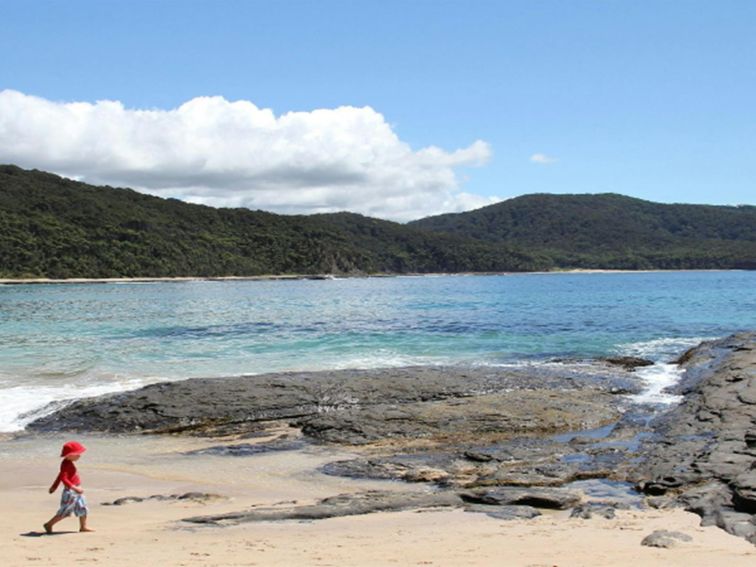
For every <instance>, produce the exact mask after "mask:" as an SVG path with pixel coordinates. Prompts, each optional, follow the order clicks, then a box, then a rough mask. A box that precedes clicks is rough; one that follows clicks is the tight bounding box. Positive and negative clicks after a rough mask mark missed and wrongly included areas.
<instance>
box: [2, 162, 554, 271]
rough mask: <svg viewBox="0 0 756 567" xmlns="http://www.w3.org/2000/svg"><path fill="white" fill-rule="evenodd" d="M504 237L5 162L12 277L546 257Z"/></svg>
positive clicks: (457, 265)
mask: <svg viewBox="0 0 756 567" xmlns="http://www.w3.org/2000/svg"><path fill="white" fill-rule="evenodd" d="M546 267H547V264H546V263H545V262H543V261H539V260H537V259H536V258H534V257H533V256H532V255H530V254H524V253H518V252H515V251H512V250H510V249H509V248H508V247H506V246H501V245H500V244H490V243H485V242H481V241H478V240H475V239H471V238H466V237H458V236H453V235H438V234H435V233H432V232H426V231H422V230H420V229H417V228H412V227H408V226H405V225H401V224H398V223H393V222H389V221H383V220H378V219H372V218H367V217H363V216H360V215H355V214H350V213H339V214H332V215H312V216H284V215H276V214H272V213H267V212H263V211H250V210H248V209H215V208H212V207H206V206H202V205H192V204H189V203H184V202H182V201H178V200H175V199H161V198H159V197H154V196H150V195H144V194H142V193H138V192H136V191H132V190H130V189H114V188H112V187H95V186H92V185H87V184H85V183H79V182H76V181H72V180H70V179H64V178H61V177H58V176H56V175H52V174H49V173H44V172H40V171H27V170H23V169H21V168H18V167H16V166H12V165H5V166H0V277H50V278H68V277H90V278H98V277H140V276H142V277H150V276H152V277H163V276H248V275H260V274H316V273H332V274H353V273H385V272H388V273H411V272H417V273H428V272H458V271H522V270H534V269H543V268H546Z"/></svg>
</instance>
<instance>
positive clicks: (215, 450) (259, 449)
mask: <svg viewBox="0 0 756 567" xmlns="http://www.w3.org/2000/svg"><path fill="white" fill-rule="evenodd" d="M305 445H306V443H305V441H304V439H289V438H280V439H276V440H274V441H270V442H268V443H237V444H234V445H215V446H213V447H206V448H204V449H196V450H194V451H187V452H186V453H184V454H185V455H190V456H191V455H217V456H223V457H249V456H252V455H260V454H263V453H271V452H276V451H295V450H297V449H301V448H302V447H304V446H305Z"/></svg>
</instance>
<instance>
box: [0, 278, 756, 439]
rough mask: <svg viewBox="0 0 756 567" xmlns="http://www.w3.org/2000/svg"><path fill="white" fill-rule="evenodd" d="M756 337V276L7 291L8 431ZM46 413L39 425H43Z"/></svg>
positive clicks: (2, 321) (2, 399) (0, 373)
mask: <svg viewBox="0 0 756 567" xmlns="http://www.w3.org/2000/svg"><path fill="white" fill-rule="evenodd" d="M753 328H756V273H754V272H738V271H721V272H719V271H711V272H710V271H707V272H634V273H552V274H512V275H497V276H424V277H392V278H346V279H334V280H294V281H191V282H159V283H119V284H66V285H24V284H21V285H5V286H0V431H11V430H16V429H19V428H20V427H22V426H23V424H24V423H25V421H27V420H28V419H30V418H31V416H32V415H34V412H35V411H38V410H39V409H40V408H42V407H44V406H46V405H47V404H48V403H50V402H54V401H60V400H66V399H73V398H77V397H82V396H90V395H97V394H100V393H104V392H111V391H118V390H123V389H131V388H135V387H138V386H140V385H143V384H147V383H152V382H156V381H161V380H177V379H185V378H191V377H199V376H203V377H216V376H229V375H240V374H258V373H264V372H281V371H297V370H327V369H336V368H377V367H391V366H405V365H415V364H476V365H492V366H496V365H520V364H538V363H540V362H544V361H548V360H551V359H553V358H558V357H596V356H605V355H611V354H632V355H638V356H645V357H648V358H651V359H653V360H656V361H660V362H663V361H666V360H669V358H671V357H673V356H675V355H677V354H679V353H680V352H681V351H682V350H683V349H685V348H687V347H689V346H692V345H694V344H697V343H698V342H700V341H701V340H704V339H707V338H714V337H720V336H724V335H727V334H730V333H732V332H736V331H739V330H746V329H753ZM30 412H31V413H30Z"/></svg>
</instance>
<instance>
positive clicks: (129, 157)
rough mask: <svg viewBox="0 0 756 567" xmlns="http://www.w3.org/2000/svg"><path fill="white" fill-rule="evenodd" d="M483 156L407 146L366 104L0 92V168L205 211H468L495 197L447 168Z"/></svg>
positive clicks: (408, 214) (410, 215) (398, 214)
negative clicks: (150, 105)
mask: <svg viewBox="0 0 756 567" xmlns="http://www.w3.org/2000/svg"><path fill="white" fill-rule="evenodd" d="M490 154H491V151H490V148H489V146H488V144H486V143H485V142H483V141H480V140H478V141H476V142H474V143H473V144H472V145H470V146H469V147H467V148H462V149H458V150H455V151H445V150H442V149H439V148H437V147H433V146H431V147H427V148H423V149H420V150H413V149H412V148H411V147H410V146H409V145H408V144H407V143H406V142H403V141H402V140H400V139H399V137H398V136H397V135H396V133H395V132H394V131H393V130H392V128H391V126H390V125H389V124H388V123H387V122H386V120H385V119H384V117H383V115H381V114H380V113H378V112H376V111H375V110H373V109H372V108H370V107H364V108H354V107H350V106H342V107H339V108H334V109H318V110H313V111H311V112H289V113H286V114H283V115H281V116H276V115H274V114H273V112H272V111H271V110H269V109H263V108H258V107H257V106H255V105H254V104H253V103H251V102H249V101H234V102H231V101H227V100H225V99H224V98H222V97H198V98H194V99H192V100H190V101H188V102H186V103H184V104H182V105H181V106H179V107H178V108H175V109H171V110H137V109H128V108H124V106H123V105H122V104H121V103H120V102H117V101H107V100H105V101H98V102H96V103H88V102H73V103H60V102H54V101H49V100H46V99H43V98H39V97H34V96H29V95H26V94H23V93H20V92H17V91H13V90H4V91H0V162H2V163H15V164H17V165H20V166H22V167H34V168H38V169H44V170H48V171H53V172H55V173H59V174H61V175H64V176H67V177H72V178H76V179H80V180H82V181H87V182H89V183H107V184H110V185H119V186H128V187H133V188H135V189H138V190H141V191H144V192H149V193H152V194H156V195H160V196H163V197H176V198H179V199H183V200H186V201H190V202H194V203H204V204H208V205H212V206H225V207H249V208H253V209H257V208H259V209H266V210H272V211H277V212H283V213H313V212H332V211H341V210H350V211H354V212H360V213H363V214H366V215H371V216H377V217H381V218H390V219H394V220H402V221H404V220H410V219H414V218H419V217H422V216H426V215H430V214H437V213H442V212H453V211H461V210H467V209H470V208H475V207H480V206H483V205H487V204H490V203H491V202H495V201H496V200H497V199H495V198H486V197H481V196H476V195H471V194H468V193H464V192H462V190H461V188H460V182H459V179H458V176H457V173H456V172H455V168H457V167H461V166H476V165H482V164H484V163H485V162H486V161H487V160H488V158H489V156H490Z"/></svg>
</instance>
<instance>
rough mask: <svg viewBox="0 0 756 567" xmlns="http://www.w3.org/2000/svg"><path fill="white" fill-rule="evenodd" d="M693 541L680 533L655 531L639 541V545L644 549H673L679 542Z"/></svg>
mask: <svg viewBox="0 0 756 567" xmlns="http://www.w3.org/2000/svg"><path fill="white" fill-rule="evenodd" d="M689 541H693V538H692V537H690V536H689V535H688V534H684V533H682V532H673V531H670V530H656V531H653V532H651V533H650V534H648V535H647V536H646V537H644V538H643V539H642V540H641V545H645V546H646V547H661V548H664V549H666V548H670V547H675V546H676V545H678V544H679V543H680V542H689Z"/></svg>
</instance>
